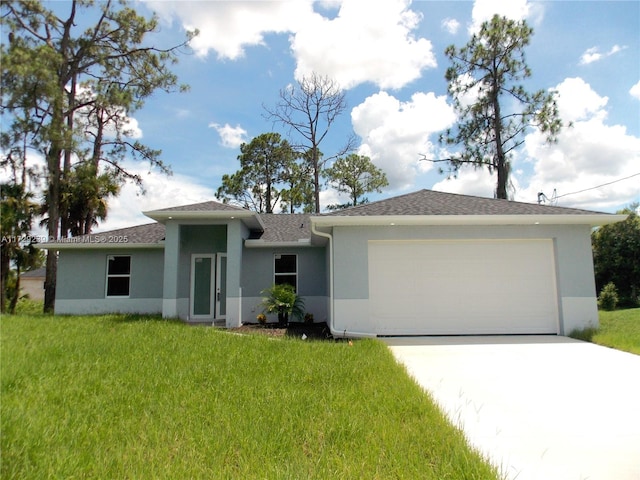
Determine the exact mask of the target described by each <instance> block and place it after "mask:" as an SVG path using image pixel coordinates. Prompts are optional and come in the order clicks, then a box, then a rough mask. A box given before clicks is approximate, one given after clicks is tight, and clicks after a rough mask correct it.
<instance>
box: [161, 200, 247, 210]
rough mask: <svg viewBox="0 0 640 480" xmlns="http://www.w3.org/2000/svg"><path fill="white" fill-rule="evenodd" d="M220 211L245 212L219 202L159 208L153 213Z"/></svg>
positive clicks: (239, 208)
mask: <svg viewBox="0 0 640 480" xmlns="http://www.w3.org/2000/svg"><path fill="white" fill-rule="evenodd" d="M221 211H245V209H244V208H241V207H236V206H235V205H229V204H228V203H221V202H215V201H210V202H202V203H193V204H191V205H180V206H178V207H169V208H161V209H160V210H153V212H221Z"/></svg>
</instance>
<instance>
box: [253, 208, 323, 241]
mask: <svg viewBox="0 0 640 480" xmlns="http://www.w3.org/2000/svg"><path fill="white" fill-rule="evenodd" d="M260 218H261V219H262V222H263V223H264V227H265V228H264V233H263V234H262V236H261V237H260V239H261V240H264V241H265V242H295V241H298V240H302V239H305V238H311V223H310V222H309V215H308V214H304V213H294V214H290V215H289V214H273V213H271V214H262V215H260Z"/></svg>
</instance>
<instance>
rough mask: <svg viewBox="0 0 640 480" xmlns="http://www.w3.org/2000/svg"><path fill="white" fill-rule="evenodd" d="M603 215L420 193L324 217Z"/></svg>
mask: <svg viewBox="0 0 640 480" xmlns="http://www.w3.org/2000/svg"><path fill="white" fill-rule="evenodd" d="M598 213H600V212H593V211H589V210H580V209H576V208H565V207H552V206H547V205H538V204H532V203H522V202H513V201H510V200H499V199H495V198H483V197H474V196H470V195H459V194H454V193H443V192H435V191H433V190H420V191H417V192H413V193H408V194H406V195H400V196H397V197H393V198H389V199H386V200H380V201H377V202H372V203H366V204H363V205H358V206H355V207H351V208H347V209H344V210H338V211H336V212H332V213H327V214H324V215H322V216H339V217H341V216H351V217H356V216H365V217H366V216H385V215H593V214H598Z"/></svg>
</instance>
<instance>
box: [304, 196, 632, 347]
mask: <svg viewBox="0 0 640 480" xmlns="http://www.w3.org/2000/svg"><path fill="white" fill-rule="evenodd" d="M624 218H625V217H624V216H623V215H610V214H605V213H599V212H593V211H589V210H580V209H574V208H566V207H557V206H547V205H537V204H529V203H521V202H513V201H508V200H499V199H493V198H481V197H473V196H468V195H456V194H451V193H443V192H434V191H430V190H421V191H418V192H413V193H408V194H406V195H401V196H397V197H393V198H389V199H386V200H380V201H378V202H372V203H367V204H362V205H358V206H355V207H351V208H347V209H344V210H338V211H336V212H332V213H328V214H324V215H317V216H313V217H311V218H310V221H311V224H312V233H313V235H314V236H315V238H322V239H327V240H328V259H327V262H328V271H329V296H330V298H329V318H328V322H327V323H328V324H329V329H330V330H331V333H332V334H333V335H334V336H339V337H368V336H371V337H375V336H380V335H504V334H524V335H526V334H551V335H568V334H569V333H571V332H572V331H574V330H576V329H584V328H593V327H597V325H598V310H597V299H596V291H595V282H594V275H593V260H592V251H591V230H592V227H594V226H597V225H605V224H608V223H613V222H617V221H620V220H623V219H624Z"/></svg>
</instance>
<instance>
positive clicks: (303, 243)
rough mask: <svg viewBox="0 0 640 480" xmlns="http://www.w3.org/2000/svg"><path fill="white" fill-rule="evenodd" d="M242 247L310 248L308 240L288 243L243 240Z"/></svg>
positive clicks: (303, 239)
mask: <svg viewBox="0 0 640 480" xmlns="http://www.w3.org/2000/svg"><path fill="white" fill-rule="evenodd" d="M244 246H245V247H247V248H274V247H284V248H292V247H311V246H312V245H311V239H310V238H301V239H300V240H292V241H288V242H271V241H265V240H255V239H254V240H249V239H247V240H245V241H244Z"/></svg>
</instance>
